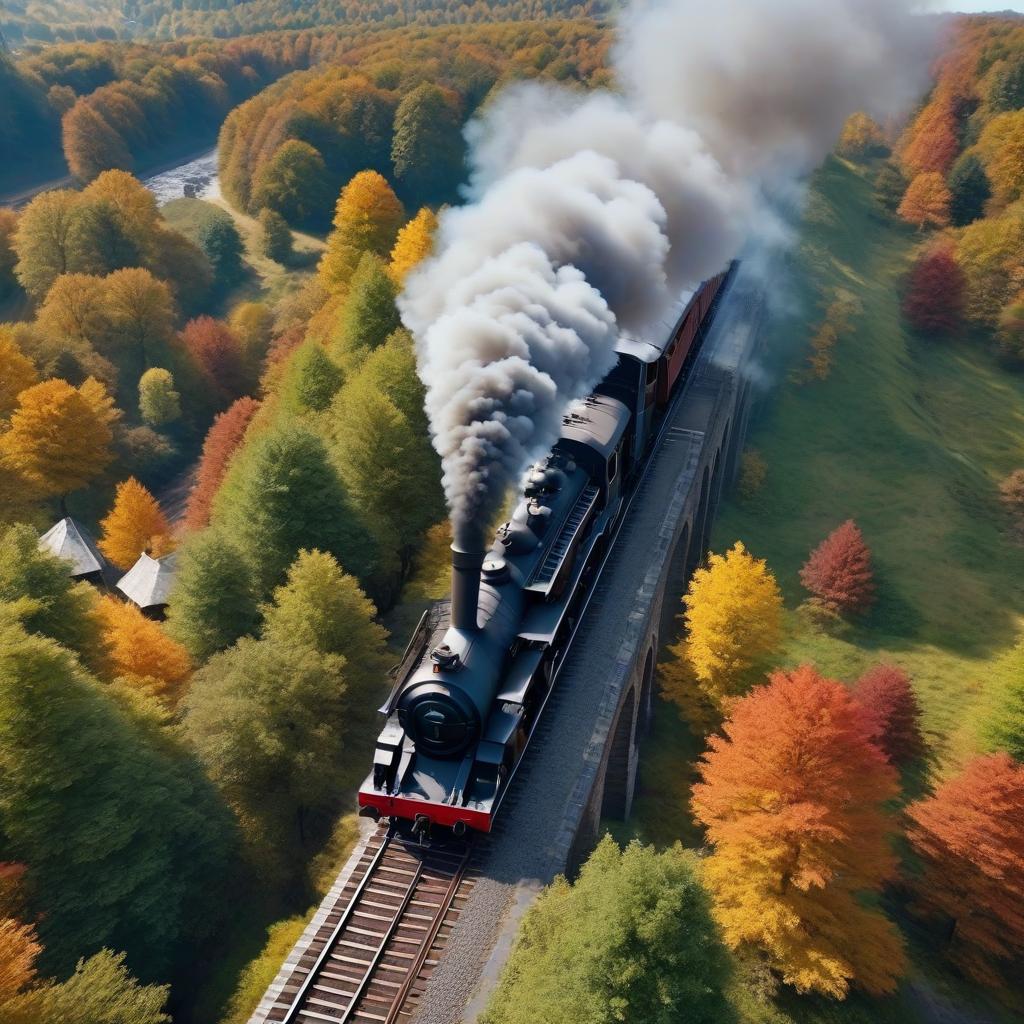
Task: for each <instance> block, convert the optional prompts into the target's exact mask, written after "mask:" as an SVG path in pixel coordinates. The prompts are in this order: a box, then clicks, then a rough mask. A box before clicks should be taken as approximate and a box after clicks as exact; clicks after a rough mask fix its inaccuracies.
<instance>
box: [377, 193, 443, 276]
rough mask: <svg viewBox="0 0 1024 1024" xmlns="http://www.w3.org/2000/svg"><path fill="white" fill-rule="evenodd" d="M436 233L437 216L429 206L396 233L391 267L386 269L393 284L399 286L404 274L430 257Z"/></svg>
mask: <svg viewBox="0 0 1024 1024" xmlns="http://www.w3.org/2000/svg"><path fill="white" fill-rule="evenodd" d="M436 231H437V215H436V214H435V213H434V211H433V210H431V209H430V207H429V206H424V207H423V208H422V209H421V210H420V212H419V213H417V214H416V216H415V217H413V219H412V220H411V221H409V223H408V224H405V225H404V226H403V227H402V229H401V230H400V231H399V232H398V238H397V239H396V241H395V247H394V248H393V249H392V250H391V265H390V266H389V267H388V273H390V274H391V278H392V280H393V281H394V282H395V284H397V285H401V283H402V282H403V281H404V280H405V276H406V274H408V273H409V271H410V270H412V269H413V267H415V266H416V265H417V264H418V263H421V262H422V261H423V260H425V259H426V258H427V257H428V256H429V255H430V253H431V252H432V251H433V248H434V233H435V232H436Z"/></svg>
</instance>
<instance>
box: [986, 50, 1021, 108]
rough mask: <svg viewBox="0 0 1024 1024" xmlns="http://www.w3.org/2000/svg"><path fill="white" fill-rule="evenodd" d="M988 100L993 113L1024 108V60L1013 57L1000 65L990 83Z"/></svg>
mask: <svg viewBox="0 0 1024 1024" xmlns="http://www.w3.org/2000/svg"><path fill="white" fill-rule="evenodd" d="M987 99H988V106H989V109H991V110H993V111H1003V110H1019V109H1020V108H1021V107H1024V60H1022V59H1021V58H1020V57H1019V56H1011V57H1010V58H1009V59H1007V60H1005V61H1002V62H1001V63H1000V65H999V66H998V67H997V68H996V69H995V71H994V73H993V75H992V78H991V81H990V83H989V90H988V97H987Z"/></svg>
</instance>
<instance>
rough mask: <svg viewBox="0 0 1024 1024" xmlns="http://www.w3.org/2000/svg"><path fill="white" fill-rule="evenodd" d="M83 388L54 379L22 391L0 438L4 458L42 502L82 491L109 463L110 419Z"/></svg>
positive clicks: (110, 457) (0, 448)
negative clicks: (80, 489)
mask: <svg viewBox="0 0 1024 1024" xmlns="http://www.w3.org/2000/svg"><path fill="white" fill-rule="evenodd" d="M88 383H89V382H88V381H87V382H86V384H88ZM86 384H83V385H82V386H81V387H80V388H73V387H72V386H71V385H70V384H68V383H67V381H63V380H59V379H57V378H52V379H51V380H44V381H43V382H42V383H40V384H35V385H33V386H32V387H30V388H27V389H26V390H24V391H22V392H21V394H19V395H18V405H17V407H16V408H15V410H14V412H13V413H12V414H11V428H10V430H9V431H8V432H7V433H6V434H4V435H2V436H0V452H2V454H3V457H4V458H5V459H6V460H8V461H9V462H10V464H11V465H12V466H13V467H14V468H15V469H16V470H18V471H19V472H20V473H22V474H23V475H24V476H25V477H26V479H27V480H29V482H30V483H32V484H33V485H35V486H36V487H38V488H39V490H40V492H41V493H42V494H43V495H45V496H51V495H60V496H62V497H63V496H64V495H66V494H68V493H69V492H70V491H76V490H78V489H79V488H80V487H84V486H85V485H86V484H87V483H89V482H90V481H91V480H92V479H94V478H95V477H96V476H98V475H99V474H100V473H101V472H102V471H103V470H104V469H105V468H106V467H107V466H108V465H109V464H110V462H111V460H112V459H113V453H112V452H111V449H110V444H111V441H112V440H113V437H114V435H113V431H112V429H111V424H112V422H113V419H114V417H113V416H112V415H111V414H110V411H109V409H108V410H104V409H102V408H97V405H96V403H94V402H93V401H91V400H90V392H89V391H87V390H86ZM93 384H95V382H93Z"/></svg>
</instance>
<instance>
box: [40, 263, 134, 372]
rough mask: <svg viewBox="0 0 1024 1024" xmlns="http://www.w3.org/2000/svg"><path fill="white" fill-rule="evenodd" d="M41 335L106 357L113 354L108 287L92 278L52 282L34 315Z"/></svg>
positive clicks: (74, 276) (72, 276) (73, 277)
mask: <svg viewBox="0 0 1024 1024" xmlns="http://www.w3.org/2000/svg"><path fill="white" fill-rule="evenodd" d="M36 325H37V326H38V327H40V328H41V329H42V330H43V331H45V332H47V333H49V334H52V335H56V336H61V337H64V338H68V339H73V340H75V341H78V342H81V343H84V344H87V345H92V346H94V347H95V348H96V349H97V351H99V352H102V353H103V354H104V355H106V356H111V355H115V354H116V353H115V352H113V351H112V349H113V345H112V341H113V339H112V333H111V321H110V315H109V312H108V309H107V287H106V282H105V281H104V280H103V278H101V277H97V276H95V275H94V274H62V275H61V276H60V277H58V278H57V280H56V281H54V282H53V286H52V287H51V288H50V290H49V291H48V292H47V293H46V298H45V299H44V300H43V303H42V305H41V306H40V307H39V310H38V312H37V313H36Z"/></svg>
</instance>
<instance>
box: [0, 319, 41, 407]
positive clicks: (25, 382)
mask: <svg viewBox="0 0 1024 1024" xmlns="http://www.w3.org/2000/svg"><path fill="white" fill-rule="evenodd" d="M38 382H39V375H38V374H37V373H36V368H35V366H34V364H33V363H32V360H31V359H28V358H27V357H26V356H24V355H22V352H21V349H20V348H18V345H17V343H16V342H15V340H14V336H13V335H12V334H11V332H10V331H9V330H7V329H6V328H3V327H0V423H3V422H4V421H6V420H9V419H10V417H11V413H12V412H14V410H15V409H16V408H17V407H18V395H20V394H21V393H22V391H25V390H26V389H28V388H30V387H32V386H33V385H34V384H37V383H38Z"/></svg>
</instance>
